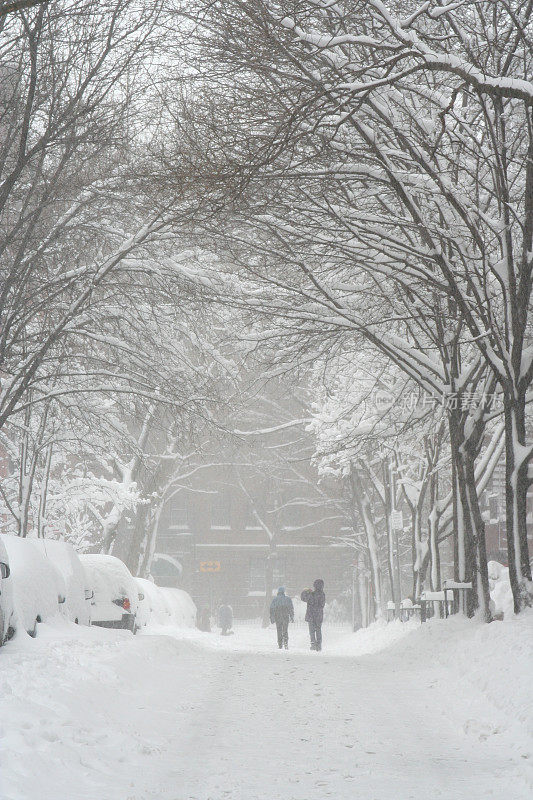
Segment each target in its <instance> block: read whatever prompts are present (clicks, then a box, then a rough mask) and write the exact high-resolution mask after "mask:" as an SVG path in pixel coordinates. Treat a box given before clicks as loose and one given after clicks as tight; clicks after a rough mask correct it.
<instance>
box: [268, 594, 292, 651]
mask: <svg viewBox="0 0 533 800" xmlns="http://www.w3.org/2000/svg"><path fill="white" fill-rule="evenodd" d="M270 622H275V623H276V629H277V632H278V647H279V649H280V650H281V648H282V647H284V648H285V650H288V648H289V622H294V606H293V604H292V600H291V598H290V597H287V595H286V594H285V589H284V588H283V586H280V587H279V589H278V593H277V595H276V597H274V599H273V600H272V602H271V604H270Z"/></svg>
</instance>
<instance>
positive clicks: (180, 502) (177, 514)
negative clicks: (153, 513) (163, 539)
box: [169, 492, 189, 529]
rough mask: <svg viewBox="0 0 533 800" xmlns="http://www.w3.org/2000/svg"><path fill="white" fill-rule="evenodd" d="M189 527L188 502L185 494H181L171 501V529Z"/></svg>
mask: <svg viewBox="0 0 533 800" xmlns="http://www.w3.org/2000/svg"><path fill="white" fill-rule="evenodd" d="M188 527H189V515H188V513H187V501H186V499H185V494H183V493H181V492H180V493H179V494H177V495H176V496H175V497H173V498H172V500H171V501H170V513H169V528H181V529H184V528H185V529H187V528H188Z"/></svg>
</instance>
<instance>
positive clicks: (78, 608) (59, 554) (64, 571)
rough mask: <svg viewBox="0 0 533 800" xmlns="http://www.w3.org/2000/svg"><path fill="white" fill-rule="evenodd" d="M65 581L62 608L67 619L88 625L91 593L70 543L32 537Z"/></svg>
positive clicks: (83, 571)
mask: <svg viewBox="0 0 533 800" xmlns="http://www.w3.org/2000/svg"><path fill="white" fill-rule="evenodd" d="M32 543H33V544H35V545H36V546H37V547H38V548H39V550H40V551H41V552H42V554H43V555H44V556H46V558H48V559H49V561H51V562H52V564H53V565H54V566H55V567H56V568H57V569H58V570H59V572H60V573H61V575H62V576H63V580H64V581H65V603H64V605H63V606H62V610H63V613H64V615H65V616H66V617H67V619H69V620H71V621H72V622H75V623H76V624H79V625H90V621H91V615H90V612H91V604H90V603H91V599H92V597H91V595H92V590H90V589H89V582H88V580H87V575H86V572H85V569H84V568H83V565H82V563H81V561H80V558H79V556H78V554H77V553H76V551H75V550H74V548H73V547H72V545H70V544H69V543H68V542H63V541H59V540H57V539H32Z"/></svg>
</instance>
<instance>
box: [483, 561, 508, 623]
mask: <svg viewBox="0 0 533 800" xmlns="http://www.w3.org/2000/svg"><path fill="white" fill-rule="evenodd" d="M488 570H489V587H490V599H491V600H492V602H493V603H494V609H493V613H496V614H503V615H504V616H505V617H506V616H511V615H512V614H514V604H513V593H512V591H511V583H510V581H509V567H504V566H503V564H500V563H499V562H498V561H489V563H488Z"/></svg>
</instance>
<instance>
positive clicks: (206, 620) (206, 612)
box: [197, 606, 211, 633]
mask: <svg viewBox="0 0 533 800" xmlns="http://www.w3.org/2000/svg"><path fill="white" fill-rule="evenodd" d="M197 627H198V630H200V631H205V632H206V633H210V632H211V610H210V608H209V606H204V607H203V608H202V610H201V612H200V613H199V615H198V624H197Z"/></svg>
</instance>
